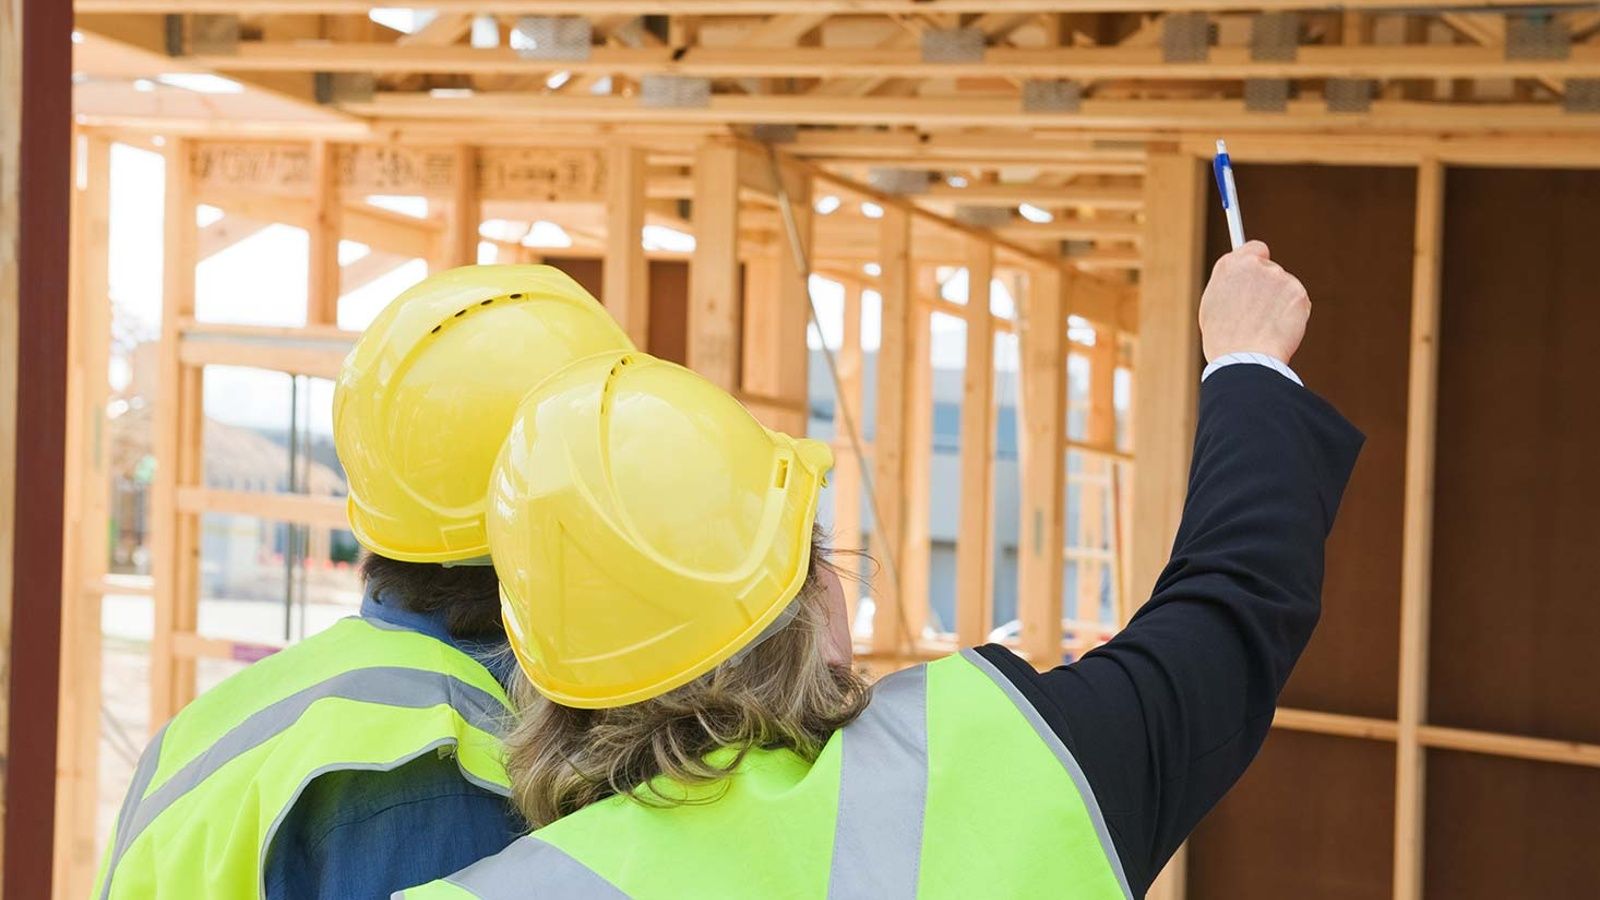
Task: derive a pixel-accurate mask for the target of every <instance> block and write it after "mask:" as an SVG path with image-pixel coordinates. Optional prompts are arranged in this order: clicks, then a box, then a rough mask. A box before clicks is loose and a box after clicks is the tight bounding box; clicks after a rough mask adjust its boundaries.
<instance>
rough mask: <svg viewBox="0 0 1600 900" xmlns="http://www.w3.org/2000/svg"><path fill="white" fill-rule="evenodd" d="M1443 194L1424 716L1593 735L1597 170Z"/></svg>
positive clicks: (1599, 518) (1597, 579)
mask: <svg viewBox="0 0 1600 900" xmlns="http://www.w3.org/2000/svg"><path fill="white" fill-rule="evenodd" d="M1445 201H1446V202H1445V205H1446V218H1445V229H1444V245H1445V253H1444V269H1443V290H1442V295H1441V297H1442V299H1441V310H1440V315H1441V323H1440V347H1439V426H1438V427H1439V432H1438V447H1439V452H1438V461H1437V464H1436V472H1435V478H1436V482H1435V490H1436V493H1437V496H1436V498H1435V505H1434V510H1435V515H1434V564H1433V601H1432V637H1431V641H1430V644H1431V654H1432V660H1431V664H1430V667H1429V672H1430V690H1429V703H1430V718H1431V719H1432V721H1434V722H1438V723H1441V724H1447V725H1457V726H1462V727H1469V728H1481V729H1488V730H1494V731H1503V732H1510V733H1514V734H1528V735H1535V736H1539V737H1550V738H1562V739H1568V740H1579V741H1588V742H1600V692H1597V691H1600V171H1562V170H1510V169H1460V170H1452V171H1451V172H1450V173H1449V177H1448V178H1447V180H1446V190H1445ZM1596 808H1600V807H1596ZM1534 818H1537V816H1535V817H1534ZM1529 821H1531V820H1529ZM1590 822H1591V823H1595V822H1600V817H1595V815H1594V814H1593V813H1591V819H1590ZM1589 836H1590V838H1591V844H1590V848H1591V849H1590V853H1591V854H1593V853H1595V852H1596V851H1595V850H1594V849H1593V848H1594V847H1597V846H1600V826H1594V827H1591V829H1590V831H1589ZM1594 887H1595V888H1596V893H1595V895H1600V881H1597V882H1596V883H1595V885H1594ZM1536 895H1537V893H1532V894H1528V896H1536ZM1439 896H1443V895H1439ZM1552 896H1553V895H1552Z"/></svg>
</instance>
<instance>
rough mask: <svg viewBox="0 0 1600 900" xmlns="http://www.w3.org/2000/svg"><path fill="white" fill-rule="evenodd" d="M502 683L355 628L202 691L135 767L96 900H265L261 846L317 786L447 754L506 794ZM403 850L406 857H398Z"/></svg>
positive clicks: (411, 644) (360, 624) (431, 648)
mask: <svg viewBox="0 0 1600 900" xmlns="http://www.w3.org/2000/svg"><path fill="white" fill-rule="evenodd" d="M509 706H510V704H509V703H508V701H507V700H506V695H505V692H504V690H503V689H502V688H501V686H500V684H499V683H498V682H496V681H495V679H494V676H492V675H490V674H489V671H488V670H487V669H485V668H484V667H483V666H482V665H481V664H479V663H478V662H477V661H476V660H474V659H473V658H472V657H470V656H468V655H467V654H465V653H463V652H461V651H460V650H458V649H456V648H455V647H452V646H450V645H448V644H446V643H444V642H443V641H439V640H437V639H435V638H432V637H429V636H427V635H424V634H418V633H416V632H412V631H406V630H401V629H396V628H393V627H391V626H386V625H384V624H382V623H379V622H375V621H371V620H367V619H359V618H350V619H345V620H343V621H341V622H339V623H337V624H335V625H334V626H333V627H332V628H329V629H328V630H327V631H324V632H322V633H320V634H317V635H315V636H313V637H310V638H307V639H306V640H304V641H302V642H300V643H299V644H296V645H295V646H293V647H290V648H289V649H287V650H284V651H283V652H281V653H277V654H274V655H273V656H269V657H267V658H266V659H264V660H261V661H260V662H258V663H256V664H254V665H252V666H250V667H249V668H247V669H245V670H244V671H242V672H240V673H238V674H237V675H234V676H233V677H231V678H229V679H228V680H226V681H224V682H222V683H221V684H219V685H217V686H216V687H215V688H212V689H211V690H209V691H207V692H206V693H205V694H202V695H201V696H200V697H199V698H198V699H196V700H195V701H194V702H193V703H191V704H189V706H187V707H185V708H184V709H183V711H182V712H180V713H179V714H178V715H177V716H176V717H175V718H174V719H173V720H172V721H171V722H170V723H168V725H167V727H166V728H164V729H162V731H161V733H160V734H158V735H156V737H155V739H154V740H152V741H151V743H150V746H149V747H148V748H146V750H145V752H144V755H143V756H142V757H141V758H140V760H139V766H138V768H137V769H136V770H135V771H134V774H133V784H132V786H131V787H130V788H129V790H128V797H127V799H126V800H125V801H124V802H123V806H122V811H121V812H120V814H119V815H118V816H117V822H116V827H115V830H114V831H113V832H112V834H111V840H110V846H109V847H108V848H107V851H106V857H105V860H104V861H103V863H102V866H101V871H100V877H99V880H98V882H97V883H96V885H95V893H94V897H95V898H96V900H122V898H128V900H132V898H139V900H152V898H154V900H168V898H171V900H192V898H197V897H219V898H220V897H229V898H249V897H258V896H264V887H263V885H262V876H263V870H264V867H265V864H266V858H267V850H268V848H270V847H271V845H272V837H273V834H274V833H275V832H276V830H277V828H278V825H279V823H281V822H282V821H283V817H284V816H285V815H287V814H288V812H289V810H290V808H291V807H292V806H293V805H294V801H295V799H296V798H297V797H299V796H300V792H301V791H302V790H303V789H304V788H305V786H306V785H307V784H309V783H310V782H311V780H312V779H313V778H315V777H316V776H318V775H321V774H323V773H325V772H332V771H338V770H344V769H365V770H388V769H393V768H396V767H398V766H400V765H402V764H404V763H406V762H408V761H410V760H413V759H416V758H418V757H420V756H421V755H423V754H425V753H433V752H449V753H452V754H453V755H454V757H455V760H456V763H457V765H458V766H459V767H460V769H461V775H462V777H463V778H465V779H467V780H468V781H471V782H473V783H475V784H478V785H480V786H482V787H484V788H486V789H488V790H491V791H494V792H495V793H498V794H502V795H508V794H509V793H510V786H509V782H508V781H507V779H506V773H505V766H504V764H503V762H502V749H501V742H500V737H499V734H500V731H501V723H502V722H503V721H504V720H505V719H506V717H507V716H508V715H509ZM395 852H397V853H402V852H407V851H406V850H405V848H399V847H397V848H395Z"/></svg>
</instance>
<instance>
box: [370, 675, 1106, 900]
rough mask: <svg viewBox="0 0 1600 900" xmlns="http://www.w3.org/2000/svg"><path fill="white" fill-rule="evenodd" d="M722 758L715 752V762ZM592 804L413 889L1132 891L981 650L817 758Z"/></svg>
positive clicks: (892, 684)
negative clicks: (668, 801)
mask: <svg viewBox="0 0 1600 900" xmlns="http://www.w3.org/2000/svg"><path fill="white" fill-rule="evenodd" d="M713 758H715V756H714V757H713ZM657 786H658V788H660V789H661V790H662V792H663V793H664V794H667V795H669V796H679V797H681V798H684V799H689V800H694V801H700V802H692V803H687V804H681V805H662V804H660V803H659V802H658V803H655V804H654V805H652V804H651V803H649V802H648V801H645V802H635V801H634V800H632V799H629V798H624V797H611V798H608V799H606V800H603V801H600V802H599V803H595V804H592V805H590V806H588V807H585V808H584V809H581V810H579V811H578V812H576V813H573V814H572V815H570V816H567V817H565V818H563V819H561V820H559V821H557V822H554V823H552V824H550V825H547V826H545V827H544V828H541V829H539V830H537V831H535V832H534V833H533V834H531V835H529V836H527V837H524V838H522V839H520V840H518V841H517V842H516V843H514V844H512V845H511V846H510V847H508V848H506V850H504V851H502V852H501V853H499V854H497V855H495V856H492V857H489V858H488V859H485V860H483V861H481V862H479V863H476V864H475V865H472V866H469V867H468V868H466V869H463V870H462V871H460V872H458V873H456V874H455V875H452V876H450V877H449V878H446V879H443V880H441V881H437V882H434V883H432V884H429V885H425V886H423V887H420V888H412V889H410V890H407V891H404V892H402V893H400V894H396V895H395V896H396V897H397V898H403V900H466V898H479V900H513V898H516V900H520V898H525V897H561V898H603V900H615V898H625V897H631V898H638V900H649V898H682V897H694V898H735V897H740V898H743V897H774V898H784V897H793V898H824V897H826V898H904V897H934V898H943V897H949V898H957V897H960V898H969V897H1064V898H1071V900H1119V898H1129V897H1131V896H1132V895H1131V893H1130V892H1129V890H1128V884H1127V879H1126V878H1125V877H1124V875H1123V872H1122V865H1121V863H1120V861H1119V860H1118V858H1117V853H1116V849H1115V847H1114V846H1113V844H1112V841H1111V835H1110V832H1109V831H1108V830H1107V828H1106V824H1105V820H1104V818H1103V817H1102V816H1101V814H1100V810H1099V807H1098V805H1097V804H1096V803H1095V800H1094V794H1093V792H1092V791H1091V790H1090V788H1089V784H1088V782H1087V780H1085V778H1084V775H1083V771H1082V769H1081V768H1079V766H1078V764H1077V761H1076V760H1074V759H1073V757H1072V754H1071V753H1070V752H1068V750H1067V748H1066V747H1065V745H1063V744H1062V743H1061V741H1060V739H1059V738H1058V737H1057V736H1056V734H1055V732H1054V731H1052V730H1051V729H1050V727H1049V725H1048V724H1046V723H1045V721H1044V720H1043V719H1042V718H1041V717H1040V716H1039V714H1038V712H1037V711H1036V710H1035V709H1034V708H1033V706H1032V705H1031V704H1030V703H1029V702H1028V701H1027V700H1026V699H1025V698H1024V697H1023V696H1022V695H1021V694H1020V693H1019V692H1018V691H1017V689H1016V687H1015V686H1014V685H1013V684H1012V683H1011V682H1010V681H1009V680H1008V679H1006V677H1005V676H1004V675H1002V674H1001V673H1000V672H998V671H996V670H995V669H994V667H993V666H992V665H991V664H990V663H989V662H988V661H987V660H985V659H984V658H983V657H982V656H980V655H979V654H977V653H976V652H974V651H971V650H967V651H964V652H963V653H961V654H958V655H955V656H950V657H946V658H944V659H941V660H939V661H937V662H934V663H931V664H928V665H926V666H918V667H916V668H913V669H907V670H905V671H903V672H899V673H896V674H894V675H891V676H889V677H888V678H885V679H884V680H883V681H881V682H879V683H878V686H877V687H876V688H875V689H874V692H873V699H872V702H871V704H870V705H869V706H868V707H867V710H866V712H865V713H863V714H862V716H861V717H860V718H859V719H857V720H856V721H855V722H853V723H851V724H850V725H849V726H847V727H845V728H843V729H841V730H840V731H839V732H837V733H835V734H834V735H833V737H832V738H831V739H830V740H829V741H828V743H827V744H826V746H825V747H824V748H823V750H822V753H821V755H820V756H818V758H817V760H816V762H815V763H809V764H808V763H807V762H806V761H805V760H804V759H802V758H800V757H799V756H797V755H795V754H794V753H792V752H789V751H769V750H756V751H752V752H751V753H749V754H748V756H747V757H746V758H745V760H744V762H742V763H741V764H740V766H739V768H738V769H737V770H736V772H735V773H734V774H733V775H732V776H731V777H729V778H727V779H725V780H723V781H722V782H719V783H717V784H713V785H704V786H696V787H685V786H682V785H676V784H671V783H667V784H663V783H662V782H661V781H660V780H658V782H657Z"/></svg>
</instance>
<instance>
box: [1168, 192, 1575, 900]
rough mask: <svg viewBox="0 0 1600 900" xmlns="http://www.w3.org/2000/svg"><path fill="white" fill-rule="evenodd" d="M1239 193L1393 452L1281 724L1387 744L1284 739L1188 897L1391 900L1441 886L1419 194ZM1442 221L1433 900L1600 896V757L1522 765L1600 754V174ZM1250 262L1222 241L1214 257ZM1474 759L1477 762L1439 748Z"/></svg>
mask: <svg viewBox="0 0 1600 900" xmlns="http://www.w3.org/2000/svg"><path fill="white" fill-rule="evenodd" d="M1238 178H1239V187H1240V194H1241V197H1242V198H1243V207H1244V212H1245V225H1246V231H1247V232H1248V233H1249V234H1250V235H1251V236H1254V237H1260V238H1262V239H1263V240H1266V241H1267V242H1268V243H1269V244H1270V245H1271V246H1272V248H1273V257H1274V259H1277V260H1278V261H1280V262H1282V263H1283V264H1284V265H1285V266H1286V267H1287V268H1288V269H1290V270H1291V271H1293V272H1294V273H1296V274H1297V275H1299V276H1300V277H1301V278H1302V279H1303V280H1304V281H1305V283H1306V286H1307V288H1308V289H1309V291H1310V293H1311V297H1312V301H1313V312H1312V321H1311V330H1310V333H1309V335H1308V338H1307V341H1306V345H1305V347H1304V348H1303V349H1302V351H1301V353H1300V355H1299V356H1297V357H1296V358H1295V360H1294V366H1295V369H1296V370H1297V371H1298V372H1299V373H1300V374H1301V375H1302V376H1303V377H1304V378H1305V380H1306V383H1307V385H1308V386H1310V387H1311V388H1313V389H1314V390H1316V391H1317V392H1319V393H1321V394H1323V395H1324V396H1325V397H1327V398H1328V399H1329V400H1331V401H1332V402H1333V403H1334V404H1335V405H1336V406H1338V407H1339V408H1340V409H1341V410H1342V411H1343V412H1344V413H1345V414H1346V415H1347V416H1349V417H1350V418H1351V419H1352V420H1354V421H1355V423H1356V424H1357V425H1359V426H1360V427H1361V428H1362V429H1363V430H1364V431H1365V432H1366V433H1367V436H1368V443H1367V447H1366V450H1365V452H1364V454H1363V456H1362V459H1361V462H1360V464H1359V465H1358V466H1357V468H1356V471H1355V475H1354V477H1353V479H1352V481H1351V484H1350V488H1349V490H1348V492H1347V493H1346V495H1345V502H1344V506H1343V508H1342V509H1341V512H1340V518H1339V522H1338V525H1337V526H1336V528H1335V530H1334V533H1333V535H1332V537H1331V538H1330V540H1329V546H1328V566H1327V576H1326V581H1325V592H1324V598H1323V600H1324V612H1323V620H1322V624H1321V626H1320V627H1319V629H1318V632H1317V635H1316V637H1315V638H1314V639H1313V641H1312V643H1311V645H1310V647H1309V648H1308V649H1307V651H1306V653H1305V656H1304V657H1303V658H1302V660H1301V662H1300V666H1299V668H1298V669H1297V670H1296V672H1295V674H1294V676H1293V678H1292V679H1291V680H1290V682H1289V685H1288V687H1287V688H1286V689H1285V691H1284V694H1283V697H1282V701H1281V705H1282V706H1283V707H1286V708H1291V709H1294V710H1312V711H1315V712H1319V713H1339V714H1344V715H1345V716H1347V717H1348V716H1358V717H1361V718H1359V719H1352V718H1344V719H1341V720H1340V723H1339V724H1338V728H1346V729H1351V730H1354V731H1360V732H1361V733H1363V734H1365V736H1362V737H1354V736H1349V737H1346V736H1335V735H1334V734H1325V733H1310V732H1304V731H1291V730H1288V729H1287V728H1285V727H1282V726H1283V724H1284V723H1285V722H1286V721H1287V722H1288V723H1289V724H1294V721H1293V720H1294V716H1293V715H1286V716H1281V717H1280V726H1279V727H1277V728H1275V729H1274V731H1273V734H1272V736H1271V737H1270V738H1269V739H1268V741H1267V744H1266V746H1265V748H1264V749H1263V751H1262V753H1261V755H1260V757H1259V758H1258V760H1257V761H1256V763H1255V765H1254V766H1253V767H1252V768H1251V770H1250V771H1249V773H1247V774H1246V775H1245V777H1244V779H1243V780H1242V781H1241V782H1240V784H1239V785H1238V787H1237V788H1236V789H1235V790H1234V791H1233V792H1232V793H1231V794H1230V795H1229V796H1228V797H1227V798H1225V799H1224V800H1223V801H1222V803H1221V804H1219V805H1218V807H1217V809H1216V810H1214V811H1213V813H1212V814H1211V815H1210V816H1209V817H1208V819H1207V820H1206V821H1205V822H1204V823H1203V824H1202V825H1201V827H1200V829H1199V830H1198V831H1197V832H1196V834H1195V835H1194V838H1193V839H1192V841H1191V844H1190V847H1191V852H1190V855H1189V862H1188V888H1189V896H1190V897H1192V898H1210V897H1218V898H1221V897H1227V898H1269V897H1270V898H1275V897H1296V898H1318V897H1325V898H1336V897H1337V898H1349V897H1371V898H1381V897H1390V896H1394V892H1395V891H1396V890H1397V887H1396V885H1397V884H1400V885H1410V884H1414V883H1415V882H1413V881H1410V880H1409V876H1408V875H1407V872H1411V871H1415V870H1413V869H1409V868H1404V866H1402V868H1403V869H1404V870H1403V871H1402V872H1400V873H1398V874H1399V876H1400V877H1399V878H1398V879H1396V873H1395V872H1394V869H1395V867H1396V865H1397V863H1396V859H1395V852H1394V847H1395V846H1396V844H1395V835H1396V825H1395V818H1396V816H1397V803H1396V797H1397V794H1404V792H1405V790H1406V787H1405V784H1400V785H1397V784H1396V780H1397V774H1396V773H1397V768H1396V756H1395V753H1396V747H1395V743H1394V741H1395V735H1396V733H1397V732H1396V729H1397V726H1396V723H1395V721H1394V720H1395V719H1396V717H1397V693H1398V692H1397V684H1398V681H1399V672H1400V668H1399V666H1398V658H1399V654H1398V648H1399V644H1400V641H1399V639H1398V635H1397V633H1396V632H1397V626H1398V622H1399V618H1398V612H1399V606H1400V572H1401V565H1402V555H1403V541H1402V533H1403V522H1404V518H1403V517H1404V513H1405V496H1406V491H1405V484H1406V481H1405V470H1406V463H1405V452H1406V427H1407V424H1406V423H1407V412H1408V410H1407V383H1408V362H1409V360H1408V355H1409V351H1410V348H1411V347H1412V346H1413V344H1412V338H1411V330H1412V327H1413V326H1412V322H1411V320H1410V316H1411V307H1412V290H1413V283H1412V274H1413V273H1412V260H1413V244H1414V241H1413V231H1414V228H1415V225H1414V222H1415V218H1414V216H1415V214H1416V192H1417V185H1418V182H1417V177H1416V171H1415V169H1413V168H1410V167H1394V168H1345V167H1337V168H1336V167H1314V166H1244V167H1241V168H1240V170H1239V173H1238ZM1443 195H1444V207H1443V208H1444V215H1443V229H1442V231H1443V235H1442V239H1441V241H1440V246H1439V258H1440V259H1441V266H1440V281H1439V284H1440V290H1439V296H1440V298H1441V299H1440V306H1439V308H1440V320H1439V327H1438V332H1437V335H1438V338H1437V347H1438V359H1439V365H1438V387H1437V391H1438V399H1437V408H1436V412H1435V413H1434V421H1435V422H1436V427H1437V433H1436V451H1435V453H1434V457H1435V459H1434V461H1433V464H1434V495H1433V498H1432V507H1431V511H1430V510H1429V507H1428V506H1427V505H1426V500H1425V499H1424V502H1423V503H1422V505H1421V506H1420V509H1421V510H1422V514H1421V515H1420V516H1419V520H1420V526H1421V527H1424V528H1425V527H1426V526H1427V525H1428V524H1430V523H1431V529H1432V549H1431V555H1423V556H1419V557H1418V558H1419V559H1420V560H1421V565H1422V566H1423V567H1431V574H1432V580H1431V590H1429V591H1428V592H1427V593H1426V594H1425V595H1424V596H1425V598H1427V599H1429V600H1430V606H1429V610H1430V615H1429V617H1428V622H1427V642H1426V643H1425V644H1423V645H1421V646H1423V647H1425V648H1427V649H1426V660H1425V664H1426V668H1425V669H1423V670H1422V672H1423V673H1424V676H1423V677H1424V678H1425V681H1426V687H1427V691H1426V693H1425V694H1424V695H1423V696H1424V697H1425V702H1424V704H1423V714H1422V720H1421V723H1420V725H1419V727H1418V730H1417V735H1418V737H1417V738H1415V739H1416V740H1420V741H1421V743H1422V745H1423V746H1424V747H1426V748H1428V749H1426V750H1425V754H1426V757H1425V765H1424V766H1423V767H1422V769H1421V772H1422V775H1421V779H1422V780H1421V784H1422V795H1421V796H1422V798H1423V802H1422V807H1421V827H1420V837H1421V847H1422V853H1421V863H1420V870H1421V873H1422V879H1421V884H1422V891H1421V893H1422V895H1423V896H1425V897H1429V898H1451V900H1457V898H1468V900H1473V898H1484V900H1488V898H1502V897H1563V898H1565V897H1590V896H1594V895H1595V892H1596V890H1597V889H1600V855H1597V854H1596V853H1595V852H1594V847H1596V846H1597V845H1600V817H1597V816H1596V815H1595V814H1594V810H1595V809H1596V808H1600V769H1596V768H1595V767H1594V762H1593V760H1594V759H1595V758H1596V755H1595V754H1594V753H1593V748H1592V747H1588V748H1585V747H1578V746H1576V745H1570V744H1542V745H1538V746H1530V745H1529V744H1528V742H1527V741H1525V740H1521V739H1523V738H1530V737H1531V738H1544V739H1551V740H1554V741H1563V742H1579V743H1583V744H1589V745H1593V744H1596V743H1600V700H1597V699H1596V693H1595V690H1594V686H1595V685H1596V684H1600V653H1596V652H1595V649H1594V646H1593V644H1594V638H1595V635H1597V634H1600V587H1597V586H1600V553H1597V552H1596V551H1597V550H1600V526H1597V525H1596V512H1595V511H1596V510H1600V466H1597V465H1596V460H1600V400H1597V389H1600V377H1597V375H1596V360H1600V282H1597V280H1596V273H1597V271H1600V269H1597V268H1596V265H1595V252H1596V243H1595V235H1597V234H1600V172H1595V171H1564V170H1554V169H1551V170H1507V169H1452V170H1448V171H1447V173H1446V177H1445V180H1444V193H1443ZM1213 202H1214V201H1213ZM1226 249H1227V232H1226V229H1225V227H1224V225H1223V223H1222V221H1221V217H1220V215H1212V216H1211V217H1210V219H1209V220H1208V225H1207V250H1208V254H1207V257H1208V259H1211V258H1215V256H1216V255H1218V254H1220V253H1222V252H1224V251H1225V250H1226ZM1419 258H1420V257H1419ZM1416 346H1425V345H1424V344H1418V345H1416ZM1416 414H1417V415H1425V414H1426V408H1425V407H1419V410H1418V411H1416ZM1422 496H1423V497H1424V498H1425V497H1426V495H1425V494H1424V495H1422ZM1414 524H1416V523H1414ZM1418 546H1421V547H1426V546H1427V544H1426V543H1425V542H1423V543H1421V544H1419V545H1418ZM1298 727H1312V728H1320V729H1323V730H1329V729H1332V730H1337V728H1333V726H1332V725H1330V724H1327V723H1324V724H1317V723H1315V722H1313V723H1311V724H1309V725H1308V724H1306V723H1305V721H1304V719H1303V717H1302V719H1301V720H1300V723H1299V725H1298ZM1449 729H1467V730H1468V731H1449ZM1499 735H1506V736H1510V737H1509V738H1507V739H1500V738H1499V737H1498V736H1499ZM1402 740H1404V737H1402ZM1452 741H1454V742H1461V741H1465V742H1466V743H1469V744H1471V745H1473V746H1474V747H1475V748H1476V749H1475V752H1464V751H1463V750H1459V749H1444V748H1443V747H1441V746H1440V744H1441V743H1445V744H1449V743H1450V742H1452ZM1535 743H1537V742H1535ZM1519 754H1521V755H1525V756H1526V755H1534V756H1542V757H1543V758H1549V759H1555V758H1566V759H1568V760H1569V761H1568V762H1553V761H1552V762H1547V761H1537V760H1534V759H1527V758H1512V757H1514V756H1517V755H1519ZM1579 760H1590V762H1589V763H1588V764H1587V765H1575V764H1572V763H1573V762H1576V761H1579ZM1414 771H1415V770H1412V769H1409V768H1406V769H1405V771H1403V772H1401V774H1402V775H1405V776H1406V778H1408V779H1409V778H1412V777H1413V776H1411V775H1409V774H1407V773H1409V772H1414ZM1397 788H1398V790H1397Z"/></svg>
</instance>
